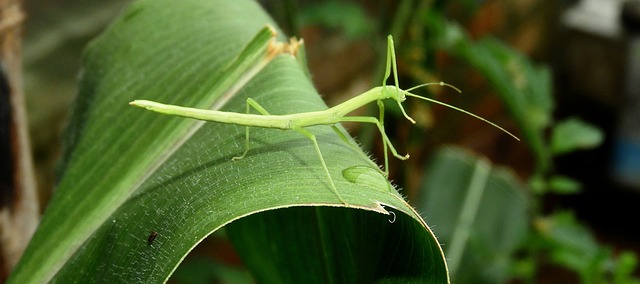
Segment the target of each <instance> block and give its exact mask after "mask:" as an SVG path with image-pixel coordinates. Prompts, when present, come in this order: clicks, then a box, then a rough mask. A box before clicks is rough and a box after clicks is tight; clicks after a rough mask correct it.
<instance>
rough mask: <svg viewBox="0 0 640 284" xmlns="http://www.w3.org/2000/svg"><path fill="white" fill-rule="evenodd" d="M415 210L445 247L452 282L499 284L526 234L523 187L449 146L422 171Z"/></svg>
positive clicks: (506, 173)
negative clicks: (422, 212)
mask: <svg viewBox="0 0 640 284" xmlns="http://www.w3.org/2000/svg"><path fill="white" fill-rule="evenodd" d="M420 192H421V195H420V196H419V205H418V208H421V209H424V210H425V211H426V213H427V214H428V216H429V223H430V224H431V225H432V226H434V229H435V231H436V232H437V233H438V237H439V239H440V240H441V241H442V243H443V244H444V245H445V246H444V247H445V248H446V251H445V252H446V255H447V260H448V263H449V266H450V269H451V274H452V277H451V278H452V280H453V281H455V283H502V282H504V281H505V280H506V279H507V278H508V272H509V270H510V269H511V265H513V263H512V262H511V261H512V257H511V255H512V254H513V253H514V252H515V250H516V249H517V248H518V246H519V245H520V244H521V243H522V242H523V241H524V238H525V236H526V234H527V232H528V218H527V214H528V213H527V212H528V211H529V206H528V201H527V199H526V198H525V196H524V195H523V192H524V191H523V188H522V185H521V184H520V183H519V181H518V180H517V178H516V177H515V176H514V175H513V174H512V173H511V172H509V171H507V170H505V169H504V168H499V167H493V166H491V165H490V164H489V163H488V162H487V161H486V160H485V159H483V158H479V157H476V156H474V155H471V154H470V153H468V152H466V151H465V150H463V149H461V148H456V147H447V148H444V149H442V150H440V151H438V152H437V153H436V155H434V157H433V159H432V160H431V161H430V163H429V166H428V167H427V169H426V170H425V178H424V182H423V183H422V186H421V191H420Z"/></svg>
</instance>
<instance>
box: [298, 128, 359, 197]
mask: <svg viewBox="0 0 640 284" xmlns="http://www.w3.org/2000/svg"><path fill="white" fill-rule="evenodd" d="M292 129H293V130H295V131H297V132H299V133H301V134H302V135H304V136H306V137H307V138H309V139H311V141H312V142H313V146H314V147H315V149H316V153H317V154H318V158H320V163H321V164H322V169H323V170H324V173H325V174H326V175H327V178H329V183H330V184H331V190H332V191H333V193H335V195H336V196H337V197H338V199H340V202H342V203H343V204H344V205H346V206H349V203H347V201H345V200H344V199H343V198H342V196H341V195H340V193H339V192H338V188H337V187H336V184H335V183H334V182H333V178H332V177H331V174H330V173H329V168H328V167H327V163H326V162H325V161H324V157H323V156H322V152H321V151H320V146H319V145H318V140H317V139H316V136H315V135H313V133H311V132H309V131H308V130H306V129H304V128H302V127H298V126H294V127H293V128H292Z"/></svg>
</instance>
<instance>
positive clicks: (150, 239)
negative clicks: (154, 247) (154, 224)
mask: <svg viewBox="0 0 640 284" xmlns="http://www.w3.org/2000/svg"><path fill="white" fill-rule="evenodd" d="M157 236H158V232H156V231H151V234H150V235H149V237H148V238H147V244H149V245H151V244H152V243H153V241H155V240H156V237H157Z"/></svg>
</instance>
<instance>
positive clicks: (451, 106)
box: [404, 82, 520, 141]
mask: <svg viewBox="0 0 640 284" xmlns="http://www.w3.org/2000/svg"><path fill="white" fill-rule="evenodd" d="M435 84H438V85H441V86H447V87H449V88H452V89H454V90H456V91H458V92H460V93H462V92H461V91H460V89H458V88H456V87H454V86H453V85H450V84H447V83H444V82H439V83H425V84H421V85H418V86H415V87H412V88H410V89H407V90H405V91H404V92H405V95H406V96H409V97H414V98H418V99H421V100H425V101H428V102H432V103H434V104H439V105H441V106H445V107H448V108H450V109H454V110H457V111H459V112H462V113H464V114H467V115H470V116H473V117H474V118H477V119H479V120H482V121H484V122H486V123H488V124H489V125H491V126H493V127H495V128H497V129H500V130H501V131H502V132H504V133H506V134H509V136H511V137H513V138H514V139H516V140H518V141H520V138H518V137H517V136H515V135H514V134H513V133H511V132H509V131H507V130H506V129H504V128H502V127H500V126H499V125H497V124H495V123H493V122H491V121H489V120H487V119H485V118H483V117H481V116H479V115H477V114H474V113H471V112H469V111H466V110H464V109H461V108H459V107H456V106H453V105H450V104H447V103H443V102H441V101H438V100H435V99H431V98H427V97H423V96H419V95H416V94H413V93H411V92H410V91H411V90H415V89H416V88H420V87H424V86H429V85H435Z"/></svg>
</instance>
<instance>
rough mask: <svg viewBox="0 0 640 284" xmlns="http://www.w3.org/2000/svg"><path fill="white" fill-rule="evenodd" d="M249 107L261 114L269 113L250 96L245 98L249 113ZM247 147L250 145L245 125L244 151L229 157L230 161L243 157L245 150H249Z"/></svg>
mask: <svg viewBox="0 0 640 284" xmlns="http://www.w3.org/2000/svg"><path fill="white" fill-rule="evenodd" d="M251 107H253V108H254V109H256V110H257V111H258V112H259V113H260V114H262V115H269V112H268V111H267V110H265V109H264V108H263V107H262V106H261V105H260V104H258V102H256V101H255V100H254V99H252V98H248V99H247V114H248V113H249V111H250V108H251ZM249 149H250V145H249V126H247V127H245V140H244V153H242V155H240V156H236V157H233V158H231V160H232V161H237V160H241V159H242V158H244V156H245V155H247V152H249Z"/></svg>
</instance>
